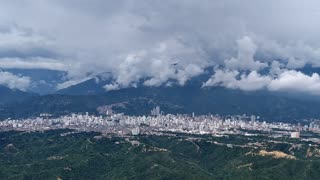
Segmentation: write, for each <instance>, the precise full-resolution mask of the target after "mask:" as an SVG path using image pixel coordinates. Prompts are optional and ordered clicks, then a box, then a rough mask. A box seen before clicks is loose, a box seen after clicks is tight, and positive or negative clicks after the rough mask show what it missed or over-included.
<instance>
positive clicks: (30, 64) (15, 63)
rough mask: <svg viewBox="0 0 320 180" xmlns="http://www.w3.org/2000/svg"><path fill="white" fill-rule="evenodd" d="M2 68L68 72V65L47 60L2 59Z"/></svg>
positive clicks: (0, 60)
mask: <svg viewBox="0 0 320 180" xmlns="http://www.w3.org/2000/svg"><path fill="white" fill-rule="evenodd" d="M0 68H3V69H11V68H17V69H50V70H60V71H64V70H67V66H66V65H64V64H62V63H60V62H57V61H56V60H52V59H47V58H30V59H27V60H25V59H21V58H0Z"/></svg>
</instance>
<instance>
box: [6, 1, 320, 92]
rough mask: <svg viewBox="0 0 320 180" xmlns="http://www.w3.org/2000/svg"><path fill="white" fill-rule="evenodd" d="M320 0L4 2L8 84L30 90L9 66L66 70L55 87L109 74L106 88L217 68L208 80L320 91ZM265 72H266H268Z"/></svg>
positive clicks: (247, 86)
mask: <svg viewBox="0 0 320 180" xmlns="http://www.w3.org/2000/svg"><path fill="white" fill-rule="evenodd" d="M319 19H320V2H319V1H317V0H306V1H303V2H302V1H298V0H281V1H279V0H261V1H252V0H223V1H221V0H183V1H182V0H170V1H163V0H153V1H150V0H139V1H135V0H116V1H106V0H68V1H66V0H50V1H43V0H10V1H5V0H0V68H1V69H2V70H1V71H0V85H5V86H7V87H9V88H16V89H21V90H27V89H28V86H29V85H30V84H31V83H32V82H31V81H32V80H31V79H30V78H29V77H26V76H21V75H17V74H12V73H9V72H7V71H6V69H10V68H19V69H50V70H59V71H66V72H67V78H66V82H64V83H62V84H59V85H58V86H57V87H56V88H58V89H59V88H60V89H61V88H65V87H67V86H70V85H73V84H76V83H79V82H82V81H84V80H87V79H88V78H90V76H93V75H96V74H100V73H105V72H110V73H111V74H112V77H113V82H112V83H110V84H106V85H105V88H106V91H108V90H115V89H120V88H126V87H135V86H137V83H138V82H139V81H140V80H141V79H145V81H144V82H143V85H144V86H160V85H166V84H167V82H168V80H171V79H174V80H176V81H177V83H178V84H179V85H181V86H183V85H184V84H185V83H186V82H187V81H188V80H189V79H191V78H192V77H196V76H198V75H200V74H203V73H204V72H205V69H206V68H213V69H214V72H215V73H214V74H213V75H212V76H211V78H209V79H208V80H207V81H205V82H203V87H211V86H223V87H226V88H231V89H240V90H244V91H255V90H260V89H267V90H269V91H282V92H289V91H290V92H291V91H292V92H298V93H307V94H312V95H320V77H319V74H317V73H316V72H315V73H311V74H304V73H303V72H301V71H299V69H301V68H303V67H305V66H312V67H319V66H320V34H319V32H320V21H319ZM266 72H267V73H266Z"/></svg>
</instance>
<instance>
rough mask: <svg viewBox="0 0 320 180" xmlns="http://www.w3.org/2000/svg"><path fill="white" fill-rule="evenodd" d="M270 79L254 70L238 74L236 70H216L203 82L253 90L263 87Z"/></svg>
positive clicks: (210, 84) (209, 84) (207, 84)
mask: <svg viewBox="0 0 320 180" xmlns="http://www.w3.org/2000/svg"><path fill="white" fill-rule="evenodd" d="M270 81H271V78H270V77H269V76H261V75H260V74H258V73H257V72H256V71H252V72H250V73H249V74H248V75H246V74H240V73H239V72H238V71H223V70H216V72H215V74H214V75H213V76H212V77H211V78H210V79H209V80H208V81H207V82H206V83H204V85H203V87H207V86H223V87H226V88H231V89H240V90H245V91H254V90H259V89H263V88H265V87H266V86H267V85H268V84H269V83H270Z"/></svg>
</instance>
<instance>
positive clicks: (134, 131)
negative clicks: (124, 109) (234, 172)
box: [0, 106, 320, 138]
mask: <svg viewBox="0 0 320 180" xmlns="http://www.w3.org/2000/svg"><path fill="white" fill-rule="evenodd" d="M50 116H51V115H50V114H40V116H39V117H37V118H27V119H21V120H13V119H7V120H5V121H1V122H0V131H8V130H16V131H44V130H50V129H74V130H77V131H95V132H101V133H102V134H105V135H107V134H114V135H117V136H125V135H139V134H158V135H161V133H164V132H173V133H187V134H212V135H216V136H219V135H220V136H221V135H228V134H242V135H245V136H254V135H256V134H254V133H250V131H254V132H262V133H263V134H265V135H267V136H272V137H284V136H288V137H291V138H300V132H308V131H310V132H320V126H319V123H318V122H317V121H314V122H311V123H310V124H309V125H303V126H302V125H300V124H289V123H281V122H272V123H267V122H266V121H263V122H261V121H259V119H260V117H259V116H255V115H251V116H247V115H236V116H227V117H222V116H219V115H201V116H195V114H194V113H193V114H192V115H186V114H184V115H179V114H178V115H172V114H167V115H164V114H163V112H161V111H160V107H159V106H157V107H155V108H154V109H152V110H151V115H149V116H126V115H124V114H123V113H121V114H118V113H110V112H108V111H107V112H106V113H105V115H104V116H102V115H100V116H94V115H89V113H88V112H86V113H85V114H71V115H69V116H61V117H58V118H51V117H50Z"/></svg>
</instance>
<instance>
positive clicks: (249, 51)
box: [225, 36, 268, 70]
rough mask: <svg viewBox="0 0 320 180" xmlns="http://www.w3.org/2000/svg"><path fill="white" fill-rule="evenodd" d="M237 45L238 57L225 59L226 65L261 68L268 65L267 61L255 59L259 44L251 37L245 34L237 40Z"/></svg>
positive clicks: (239, 68) (236, 67)
mask: <svg viewBox="0 0 320 180" xmlns="http://www.w3.org/2000/svg"><path fill="white" fill-rule="evenodd" d="M237 45H238V56H237V58H231V59H229V60H225V65H226V67H227V68H228V69H235V70H259V69H262V68H265V67H267V66H268V65H267V64H266V63H262V62H260V61H256V60H254V54H255V53H256V50H257V45H256V44H254V42H253V41H252V39H251V38H250V37H248V36H244V37H243V38H242V39H239V40H237Z"/></svg>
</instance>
